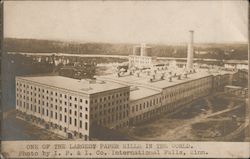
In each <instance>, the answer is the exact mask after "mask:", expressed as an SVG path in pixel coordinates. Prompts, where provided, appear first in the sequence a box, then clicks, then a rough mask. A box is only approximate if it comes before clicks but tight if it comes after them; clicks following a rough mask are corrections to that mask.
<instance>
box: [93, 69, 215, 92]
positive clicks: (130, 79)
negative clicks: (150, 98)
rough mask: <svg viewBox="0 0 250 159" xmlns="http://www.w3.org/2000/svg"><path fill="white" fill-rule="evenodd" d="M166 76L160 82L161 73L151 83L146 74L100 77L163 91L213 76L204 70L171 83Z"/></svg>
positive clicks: (174, 79) (173, 79) (175, 79)
mask: <svg viewBox="0 0 250 159" xmlns="http://www.w3.org/2000/svg"><path fill="white" fill-rule="evenodd" d="M165 74H166V76H165V79H164V80H160V76H161V73H158V74H156V75H155V78H156V79H157V80H155V81H152V82H150V81H149V78H150V76H147V75H145V74H143V75H141V76H140V77H137V76H135V75H124V76H121V77H117V76H115V75H113V74H112V75H106V76H99V78H100V79H103V80H110V81H117V82H119V83H122V84H129V85H138V86H142V85H144V86H146V87H148V86H149V87H152V88H156V89H157V88H158V89H159V88H160V89H163V88H166V87H171V86H174V85H178V84H181V83H184V82H188V81H192V80H196V79H200V78H203V77H207V76H211V75H212V74H211V73H208V72H206V71H205V70H202V71H197V72H196V73H191V74H188V75H187V78H185V77H183V76H182V77H181V79H180V80H179V79H178V78H177V77H172V82H169V80H168V77H170V75H168V74H167V73H165ZM178 74H180V70H179V72H178V71H177V75H178ZM171 76H172V75H171ZM97 78H98V77H97Z"/></svg>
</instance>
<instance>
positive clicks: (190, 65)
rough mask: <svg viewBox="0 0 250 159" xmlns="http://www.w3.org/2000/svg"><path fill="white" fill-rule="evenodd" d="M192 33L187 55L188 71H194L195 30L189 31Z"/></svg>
mask: <svg viewBox="0 0 250 159" xmlns="http://www.w3.org/2000/svg"><path fill="white" fill-rule="evenodd" d="M189 33H190V39H189V40H190V41H189V44H188V50H187V52H188V54H187V66H186V68H187V69H188V70H191V69H193V58H194V46H193V45H194V31H193V30H190V31H189Z"/></svg>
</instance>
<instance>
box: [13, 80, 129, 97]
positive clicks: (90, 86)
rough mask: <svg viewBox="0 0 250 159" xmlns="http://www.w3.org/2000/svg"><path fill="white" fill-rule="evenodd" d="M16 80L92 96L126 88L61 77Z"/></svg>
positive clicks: (102, 82) (107, 83)
mask: <svg viewBox="0 0 250 159" xmlns="http://www.w3.org/2000/svg"><path fill="white" fill-rule="evenodd" d="M17 78H19V79H24V80H28V81H32V82H36V83H40V84H44V85H48V86H53V87H58V88H62V89H67V90H72V91H76V92H80V93H85V94H94V93H99V92H104V91H109V90H113V89H118V88H123V87H128V86H127V85H123V84H119V83H113V82H109V81H105V82H104V81H100V80H92V81H91V82H89V81H87V80H77V79H73V78H68V77H63V76H31V77H26V76H25V77H22V76H17Z"/></svg>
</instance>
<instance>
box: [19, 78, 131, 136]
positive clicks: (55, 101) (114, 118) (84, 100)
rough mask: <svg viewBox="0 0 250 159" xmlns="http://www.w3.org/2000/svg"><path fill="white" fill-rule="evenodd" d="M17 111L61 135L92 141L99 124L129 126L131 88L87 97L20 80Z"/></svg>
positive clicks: (113, 126)
mask: <svg viewBox="0 0 250 159" xmlns="http://www.w3.org/2000/svg"><path fill="white" fill-rule="evenodd" d="M16 109H17V110H18V111H20V115H21V116H23V117H24V118H26V119H27V120H29V121H31V122H34V123H36V124H38V125H42V126H43V127H44V128H47V129H48V130H51V131H53V132H55V133H57V134H60V135H62V136H65V137H69V138H83V139H85V140H88V139H89V136H90V135H91V134H90V133H89V132H90V129H91V124H94V123H95V122H96V123H97V124H99V125H102V126H104V127H108V128H120V127H123V126H127V125H128V120H129V119H128V115H129V87H122V88H119V89H112V90H109V91H105V92H101V93H95V94H91V95H86V94H84V93H81V92H75V91H70V90H66V89H61V88H57V87H54V86H49V85H45V84H40V83H36V82H33V81H29V80H24V79H21V78H18V77H17V78H16Z"/></svg>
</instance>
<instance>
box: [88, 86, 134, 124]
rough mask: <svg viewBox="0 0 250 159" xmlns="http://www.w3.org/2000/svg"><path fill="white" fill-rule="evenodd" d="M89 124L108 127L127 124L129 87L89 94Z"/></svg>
mask: <svg viewBox="0 0 250 159" xmlns="http://www.w3.org/2000/svg"><path fill="white" fill-rule="evenodd" d="M90 107H91V108H90V109H91V110H90V118H91V124H96V125H101V126H104V127H108V128H121V127H124V126H128V124H129V123H128V120H129V87H125V88H121V89H115V90H111V91H109V92H101V93H98V94H93V95H91V104H90Z"/></svg>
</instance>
